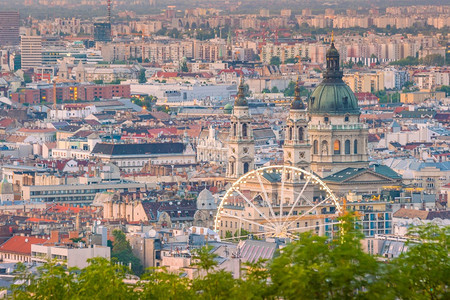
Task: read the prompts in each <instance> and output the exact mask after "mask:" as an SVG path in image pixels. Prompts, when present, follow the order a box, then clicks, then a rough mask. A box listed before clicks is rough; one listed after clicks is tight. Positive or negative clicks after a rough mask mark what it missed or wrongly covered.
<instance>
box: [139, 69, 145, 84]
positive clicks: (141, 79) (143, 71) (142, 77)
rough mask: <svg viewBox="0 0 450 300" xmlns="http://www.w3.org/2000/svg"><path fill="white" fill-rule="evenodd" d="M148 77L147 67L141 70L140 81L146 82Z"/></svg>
mask: <svg viewBox="0 0 450 300" xmlns="http://www.w3.org/2000/svg"><path fill="white" fill-rule="evenodd" d="M146 82H147V77H145V69H141V70H140V71H139V83H146Z"/></svg>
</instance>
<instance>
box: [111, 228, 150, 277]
mask: <svg viewBox="0 0 450 300" xmlns="http://www.w3.org/2000/svg"><path fill="white" fill-rule="evenodd" d="M113 236H114V243H113V248H112V252H111V257H112V258H113V260H114V259H115V260H117V261H118V262H120V263H121V264H123V265H124V266H129V264H130V263H131V269H132V271H133V273H134V274H137V275H140V274H142V272H143V267H142V264H141V261H140V260H139V258H137V257H136V256H134V254H133V252H132V250H131V245H130V242H128V241H127V238H126V236H125V233H123V231H121V230H117V229H116V230H114V231H113Z"/></svg>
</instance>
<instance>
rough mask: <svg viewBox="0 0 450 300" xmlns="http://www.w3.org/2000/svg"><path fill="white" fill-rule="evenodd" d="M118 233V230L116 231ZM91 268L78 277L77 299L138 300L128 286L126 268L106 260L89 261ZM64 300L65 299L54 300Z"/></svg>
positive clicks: (83, 270) (88, 267) (82, 271)
mask: <svg viewBox="0 0 450 300" xmlns="http://www.w3.org/2000/svg"><path fill="white" fill-rule="evenodd" d="M116 231H118V230H116ZM88 262H89V266H87V267H86V268H84V269H82V270H81V273H80V274H79V275H78V277H77V280H78V291H77V296H78V297H74V298H76V299H98V300H100V299H123V300H126V299H136V298H137V297H136V296H135V295H134V293H133V289H132V287H130V286H128V285H127V284H126V283H125V282H124V279H125V278H126V274H127V272H126V268H125V266H120V265H117V264H115V263H114V262H110V261H108V260H106V259H104V258H93V259H90V260H88ZM53 299H64V298H53Z"/></svg>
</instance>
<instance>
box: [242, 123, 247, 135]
mask: <svg viewBox="0 0 450 300" xmlns="http://www.w3.org/2000/svg"><path fill="white" fill-rule="evenodd" d="M242 136H243V137H247V124H246V123H244V124H242Z"/></svg>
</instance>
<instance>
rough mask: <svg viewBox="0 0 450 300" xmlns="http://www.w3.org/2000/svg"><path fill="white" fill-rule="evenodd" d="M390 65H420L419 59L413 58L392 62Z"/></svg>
mask: <svg viewBox="0 0 450 300" xmlns="http://www.w3.org/2000/svg"><path fill="white" fill-rule="evenodd" d="M389 64H390V65H394V66H417V65H418V64H419V59H418V58H416V57H413V56H408V57H405V58H402V59H399V60H396V61H391V62H390V63H389Z"/></svg>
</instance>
